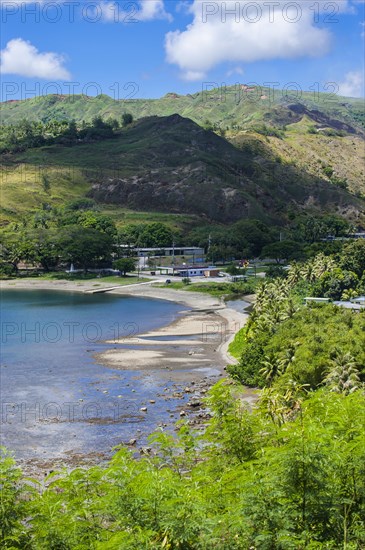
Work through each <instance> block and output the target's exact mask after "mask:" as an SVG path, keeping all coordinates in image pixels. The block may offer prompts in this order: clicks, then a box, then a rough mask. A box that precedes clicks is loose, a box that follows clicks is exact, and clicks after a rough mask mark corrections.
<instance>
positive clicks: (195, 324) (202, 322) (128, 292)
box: [0, 279, 249, 371]
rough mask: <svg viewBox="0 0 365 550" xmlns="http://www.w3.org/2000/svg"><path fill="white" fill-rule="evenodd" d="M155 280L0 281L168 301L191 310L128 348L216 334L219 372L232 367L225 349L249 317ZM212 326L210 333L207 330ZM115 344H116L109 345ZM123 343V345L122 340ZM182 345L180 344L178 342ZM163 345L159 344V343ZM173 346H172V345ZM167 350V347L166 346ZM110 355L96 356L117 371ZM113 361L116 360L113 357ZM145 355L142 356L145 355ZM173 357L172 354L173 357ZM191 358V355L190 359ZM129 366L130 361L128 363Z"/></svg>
mask: <svg viewBox="0 0 365 550" xmlns="http://www.w3.org/2000/svg"><path fill="white" fill-rule="evenodd" d="M155 282H156V281H151V282H150V283H139V284H138V283H137V284H132V285H121V286H120V287H117V286H114V287H111V286H110V283H109V284H107V283H104V284H103V283H100V284H99V283H98V285H97V288H96V287H95V281H66V280H56V281H45V280H37V279H15V280H3V281H1V282H0V288H1V290H16V289H19V290H60V291H65V292H83V293H84V292H86V293H92V292H95V291H107V292H108V293H110V294H113V295H120V296H135V297H139V298H150V299H157V300H168V301H171V302H175V303H178V304H181V305H184V306H186V307H188V308H190V312H188V315H186V316H185V317H182V318H180V319H177V320H175V321H174V322H173V323H170V324H169V325H167V326H163V327H161V328H160V329H159V330H158V331H154V333H153V334H150V333H147V334H140V335H138V338H135V339H132V338H130V339H129V341H128V344H129V345H133V346H139V345H142V344H143V345H146V346H147V345H151V342H150V341H147V340H148V339H149V338H151V337H152V336H153V338H160V337H161V338H162V337H168V338H180V337H182V336H184V335H185V336H189V337H192V338H196V339H197V340H196V341H197V342H200V343H203V342H202V340H204V339H205V338H208V337H209V336H210V337H211V340H214V338H213V336H214V335H215V341H214V342H213V344H214V346H215V347H214V352H215V353H216V355H219V356H220V358H219V361H218V362H219V364H220V369H221V371H223V370H224V367H225V366H226V365H227V364H232V363H234V362H235V361H236V360H235V358H233V357H232V356H230V354H229V353H228V346H229V344H230V342H231V341H232V340H233V338H234V336H235V334H236V332H237V331H238V330H240V328H242V327H243V326H244V325H245V323H246V322H247V320H248V317H249V315H248V314H247V313H245V312H242V313H241V312H239V311H236V310H234V309H231V308H229V307H227V306H226V304H225V303H224V301H223V300H220V299H219V298H217V297H215V296H211V295H210V294H203V293H199V292H189V291H185V290H175V289H171V288H168V287H167V288H161V287H155V286H152V285H153V284H154V283H155ZM181 319H185V321H183V325H184V328H183V329H182V328H181V326H180V325H181V322H182V321H181ZM209 325H211V330H209ZM110 343H111V344H112V343H113V344H115V342H110ZM122 344H126V341H123V342H122ZM180 344H181V343H180ZM161 345H162V344H161ZM171 345H172V344H171ZM166 347H167V346H166ZM108 353H109V352H105V353H102V354H100V356H99V357H98V358H99V359H101V361H102V363H106V364H111V362H112V363H113V368H116V363H117V361H116V360H112V361H111V357H112V355H113V354H112V353H111V354H110V355H107V354H108ZM114 355H115V357H114V358H113V359H115V358H116V357H117V355H116V354H114ZM144 356H145V354H144ZM174 356H175V354H172V355H171V357H172V358H173V357H174ZM190 359H191V356H190ZM128 363H129V364H130V361H129V360H128Z"/></svg>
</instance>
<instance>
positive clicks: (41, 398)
mask: <svg viewBox="0 0 365 550" xmlns="http://www.w3.org/2000/svg"><path fill="white" fill-rule="evenodd" d="M184 309H186V308H184V307H182V306H181V305H179V304H174V303H172V302H166V301H163V300H153V299H145V298H134V297H129V296H128V297H121V296H112V295H109V294H82V293H72V292H62V291H55V292H54V291H43V290H42V291H40V290H29V291H22V290H5V291H2V292H1V367H0V369H1V370H0V382H1V386H0V391H1V404H2V407H1V424H2V426H1V444H2V445H4V446H6V447H7V448H9V449H11V450H13V451H15V455H16V457H17V458H21V459H26V460H29V459H32V458H36V459H42V458H52V457H60V456H67V455H69V454H77V453H80V454H87V453H92V452H96V451H100V452H101V451H102V452H108V451H110V449H111V448H112V447H113V446H115V445H117V444H119V443H121V442H125V441H128V439H129V438H131V437H133V436H134V435H135V433H136V430H137V429H138V430H140V432H139V434H140V436H141V437H143V436H146V435H147V434H149V433H150V432H151V431H152V430H153V429H155V428H156V426H157V425H158V423H160V422H167V421H168V420H169V419H170V421H171V417H170V414H175V412H176V411H173V410H172V411H170V409H174V406H173V403H172V400H171V402H166V401H165V400H163V399H156V395H157V396H159V395H166V390H165V388H166V387H167V388H168V390H170V389H171V388H172V386H173V384H172V383H171V382H168V383H167V382H166V381H165V382H161V380H160V379H159V378H158V376H156V373H153V372H151V373H143V376H139V373H138V372H136V371H135V370H134V371H133V370H131V371H119V370H113V369H111V368H106V367H105V366H102V365H100V364H98V363H97V362H96V361H95V359H94V358H93V355H94V353H96V352H100V351H103V350H104V349H110V347H111V346H110V344H103V343H102V341H103V340H107V339H109V340H113V339H114V338H118V336H119V337H121V336H133V335H135V334H139V333H143V332H146V331H148V330H151V329H156V328H158V327H161V326H163V325H166V324H168V323H170V322H171V321H172V320H174V319H175V318H176V317H177V316H178V314H179V312H181V311H183V310H184ZM164 392H165V393H164ZM150 399H156V403H155V404H154V405H153V406H152V405H151V406H149V407H148V414H146V413H142V412H141V411H140V408H141V406H143V405H145V404H146V403H148V402H149V400H150ZM175 408H176V406H175ZM177 418H178V414H177V415H176V419H177Z"/></svg>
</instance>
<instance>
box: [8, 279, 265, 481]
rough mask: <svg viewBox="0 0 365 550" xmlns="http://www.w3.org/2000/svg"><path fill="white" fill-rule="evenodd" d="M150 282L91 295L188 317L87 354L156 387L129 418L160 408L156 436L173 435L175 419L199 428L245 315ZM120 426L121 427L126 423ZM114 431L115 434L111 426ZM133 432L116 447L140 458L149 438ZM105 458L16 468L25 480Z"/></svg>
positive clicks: (57, 286) (75, 457)
mask: <svg viewBox="0 0 365 550" xmlns="http://www.w3.org/2000/svg"><path fill="white" fill-rule="evenodd" d="M154 282H155V281H151V283H150V284H146V283H141V284H137V285H130V286H126V285H125V286H122V285H121V286H120V287H119V288H113V289H112V290H111V289H110V284H109V285H102V284H100V285H98V290H99V289H101V288H103V287H104V288H105V289H108V293H111V294H113V295H119V296H131V297H132V296H133V297H141V298H146V299H157V300H167V301H171V302H175V303H178V304H181V305H182V306H185V307H188V308H189V310H188V311H182V312H180V314H179V315H178V317H177V318H175V319H174V320H173V321H172V322H170V323H169V324H167V325H164V326H161V327H160V328H158V329H155V330H151V331H148V332H146V333H142V334H138V335H136V336H132V337H129V338H125V339H122V340H118V341H113V342H111V341H107V342H104V344H106V346H105V351H101V352H99V353H96V354H94V355H93V358H94V360H95V362H96V363H98V364H99V365H101V366H102V367H104V368H105V371H106V372H107V370H108V369H109V368H111V369H113V370H120V371H124V370H125V371H129V372H133V371H135V376H133V380H135V382H134V383H135V384H136V386H135V387H138V384H139V383H141V384H142V385H143V384H144V383H147V384H149V383H152V384H153V386H154V387H156V390H155V393H154V394H153V395H152V400H149V401H148V400H147V401H143V402H140V403H139V405H138V407H141V408H140V409H139V412H138V413H134V414H137V416H138V415H139V416H141V415H142V416H145V417H146V418H149V419H150V418H151V417H152V418H153V417H154V416H155V415H156V413H155V412H154V408H155V407H162V408H163V409H164V410H166V411H167V413H168V414H167V418H166V419H165V420H161V418H160V419H158V417H157V420H156V422H157V425H158V426H160V427H162V428H161V429H170V430H171V429H174V426H175V423H176V421H177V420H179V418H181V417H185V418H186V420H187V422H188V423H189V425H191V426H195V427H197V428H198V429H204V426H205V424H206V422H207V419H208V418H209V417H210V414H209V411H207V410H206V408H205V404H204V397H205V394H206V392H207V391H208V390H209V388H210V387H211V386H212V385H214V384H215V383H216V382H217V381H218V380H219V379H220V378H222V377H224V376H225V369H226V365H227V364H233V363H234V362H235V359H234V358H232V357H231V356H230V355H229V353H228V346H229V343H230V342H231V341H232V339H233V338H234V336H235V334H236V332H237V331H238V330H239V329H240V328H242V326H243V325H244V324H245V323H246V322H247V320H248V317H249V315H248V314H247V313H245V312H239V311H237V310H235V309H232V308H229V307H227V306H226V304H225V303H224V301H223V300H221V299H219V298H217V297H214V296H211V295H209V294H203V293H197V292H189V291H183V290H175V289H171V288H168V287H167V288H161V287H154V286H152V285H153V283H154ZM94 283H95V281H91V282H90V281H82V282H81V283H79V282H77V283H75V282H73V281H39V280H16V281H14V280H12V281H1V282H0V288H1V290H7V289H11V290H15V289H19V290H60V291H64V292H82V293H84V292H87V293H89V292H92V291H95V287H94V286H93V284H94ZM245 298H246V297H245ZM251 299H252V297H251ZM249 300H250V298H249ZM121 375H123V374H122V373H121ZM139 381H140V382H139ZM133 391H134V390H133ZM132 395H133V394H132ZM136 395H137V394H136ZM118 397H119V396H118ZM241 398H242V399H243V400H244V401H245V402H247V403H248V404H251V403H254V402H255V400H256V393H255V391H254V390H252V389H249V388H246V389H245V390H244V392H243V394H242V396H241ZM132 399H134V398H132ZM137 401H138V397H137ZM155 403H156V405H155ZM132 416H133V415H132ZM131 418H132V417H131ZM150 421H151V420H149V422H150ZM100 422H101V423H102V422H103V419H100ZM121 422H123V423H125V422H126V420H125V419H123V420H122V421H121ZM115 425H116V429H117V425H118V422H115ZM135 426H136V425H135V424H134V423H132V424H131V431H130V433H129V437H125V438H123V439H122V440H121V443H122V444H124V445H126V446H129V447H130V448H131V449H135V450H136V451H137V449H138V448H139V451H140V452H143V449H144V445H146V443H145V440H147V437H148V434H149V433H150V432H146V431H144V430H143V431H141V430H140V429H138V430H137V431H135ZM140 426H141V427H142V425H140ZM140 445H142V447H140ZM110 453H111V449H108V448H106V449H105V450H103V451H100V450H95V452H92V453H89V454H87V453H86V454H85V453H82V454H80V453H77V452H75V453H74V452H67V453H66V454H64V453H63V454H62V456H60V457H59V458H43V457H33V458H32V459H29V460H27V459H22V460H20V465H21V466H22V468H23V470H24V471H26V472H28V473H29V475H30V474H31V475H33V476H35V477H37V476H38V475H41V474H43V473H44V472H47V471H50V470H52V469H54V468H57V467H59V466H60V467H62V466H66V467H67V468H70V469H72V468H73V467H76V466H79V465H81V464H87V465H90V464H94V463H98V462H102V461H104V460H107V459H108V458H109V457H110Z"/></svg>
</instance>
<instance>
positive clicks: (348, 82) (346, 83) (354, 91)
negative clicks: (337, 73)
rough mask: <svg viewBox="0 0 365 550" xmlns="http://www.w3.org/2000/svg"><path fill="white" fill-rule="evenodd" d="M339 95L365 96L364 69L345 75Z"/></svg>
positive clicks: (340, 85) (340, 84)
mask: <svg viewBox="0 0 365 550" xmlns="http://www.w3.org/2000/svg"><path fill="white" fill-rule="evenodd" d="M338 86H339V90H338V93H339V95H343V96H346V97H364V73H363V72H362V71H350V72H348V73H347V74H346V75H345V79H344V80H343V82H340V83H339V85H338Z"/></svg>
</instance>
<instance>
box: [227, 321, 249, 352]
mask: <svg viewBox="0 0 365 550" xmlns="http://www.w3.org/2000/svg"><path fill="white" fill-rule="evenodd" d="M245 328H246V327H243V328H241V329H240V330H239V331H238V332H236V334H235V337H234V339H233V340H232V342H231V343H230V344H229V346H228V353H230V355H232V357H234V358H235V359H240V358H241V354H242V348H243V342H244V338H245Z"/></svg>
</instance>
